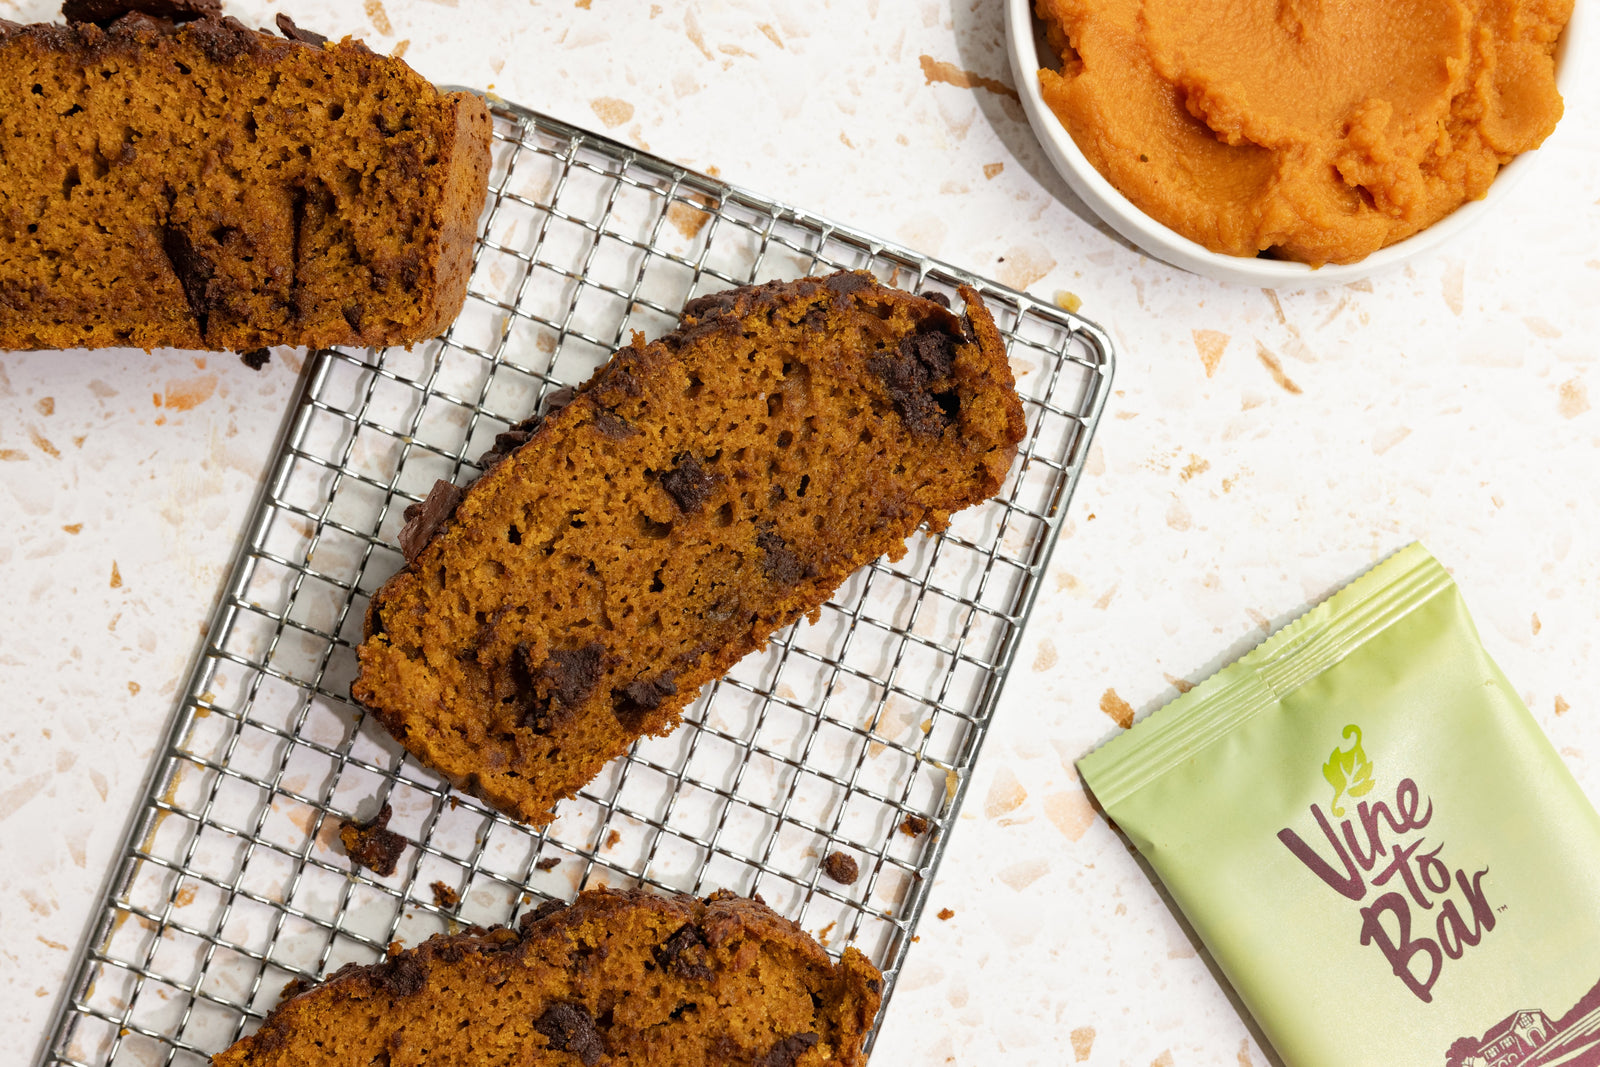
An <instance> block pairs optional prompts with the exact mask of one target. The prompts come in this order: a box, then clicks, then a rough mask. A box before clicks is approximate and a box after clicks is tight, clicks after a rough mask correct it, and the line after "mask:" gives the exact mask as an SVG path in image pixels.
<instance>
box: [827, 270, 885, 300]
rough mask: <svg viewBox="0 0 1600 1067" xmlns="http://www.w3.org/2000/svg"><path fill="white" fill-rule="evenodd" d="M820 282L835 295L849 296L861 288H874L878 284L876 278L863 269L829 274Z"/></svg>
mask: <svg viewBox="0 0 1600 1067" xmlns="http://www.w3.org/2000/svg"><path fill="white" fill-rule="evenodd" d="M822 284H823V285H825V286H827V287H828V290H829V291H830V292H832V293H833V294H835V295H836V296H849V295H850V294H851V293H859V292H860V291H861V290H863V289H871V288H874V287H875V286H876V285H877V284H878V279H876V278H874V277H873V276H872V275H870V274H867V273H865V272H864V271H855V270H851V271H840V272H839V273H837V274H830V275H828V276H827V277H826V278H824V279H822Z"/></svg>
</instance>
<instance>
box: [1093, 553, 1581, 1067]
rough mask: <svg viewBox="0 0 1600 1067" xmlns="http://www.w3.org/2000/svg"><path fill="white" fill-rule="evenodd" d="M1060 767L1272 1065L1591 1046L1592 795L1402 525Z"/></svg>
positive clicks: (1516, 1061)
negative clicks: (1283, 614)
mask: <svg viewBox="0 0 1600 1067" xmlns="http://www.w3.org/2000/svg"><path fill="white" fill-rule="evenodd" d="M1078 767H1079V770H1080V772H1081V775H1082V777H1083V780H1084V781H1085V783H1087V785H1088V786H1089V788H1090V789H1091V790H1092V791H1093V793H1094V795H1095V797H1096V798H1097V799H1098V800H1099V802H1100V804H1101V806H1102V807H1103V808H1104V809H1105V811H1106V813H1107V814H1108V815H1109V817H1110V818H1111V819H1112V820H1113V821H1114V822H1115V823H1116V825H1117V826H1119V827H1121V829H1122V830H1123V832H1124V833H1126V834H1127V836H1128V837H1129V838H1130V839H1131V840H1132V841H1133V843H1134V844H1135V845H1136V846H1137V847H1138V849H1139V851H1140V852H1141V853H1143V855H1144V856H1145V858H1146V859H1147V860H1148V861H1149V862H1150V864H1151V865H1152V866H1153V867H1154V868H1155V870H1156V871H1157V872H1158V873H1159V875H1160V876H1161V880H1162V881H1163V882H1164V883H1166V886H1167V888H1168V890H1169V891H1170V893H1171V895H1172V897H1173V899H1174V900H1175V901H1176V902H1177V904H1178V906H1179V907H1180V908H1181V909H1182V910H1183V913H1184V915H1185V916H1186V917H1187V919H1188V921H1189V923H1190V925H1191V927H1192V928H1193V929H1194V931H1195V932H1196V933H1197V934H1198V935H1199V937H1200V938H1201V940H1203V941H1204V942H1205V944H1206V947H1207V948H1208V949H1209V950H1210V952H1211V955H1212V957H1213V958H1214V959H1215V961H1216V963H1217V965H1218V967H1220V968H1221V970H1222V972H1223V973H1224V974H1225V975H1226V976H1227V978H1228V981H1230V982H1231V983H1232V984H1233V986H1234V989H1235V990H1236V991H1237V992H1238V994H1239V997H1240V999H1242V1000H1243V1002H1244V1003H1245V1005H1246V1006H1247V1007H1248V1008H1249V1010H1250V1011H1251V1013H1252V1014H1254V1016H1255V1018H1256V1021H1257V1023H1258V1024H1259V1025H1260V1028H1261V1030H1262V1031H1263V1032H1264V1033H1265V1034H1266V1036H1267V1039H1268V1040H1270V1041H1271V1043H1272V1044H1273V1045H1274V1046H1275V1047H1276V1050H1277V1052H1278V1054H1279V1056H1281V1057H1282V1059H1283V1061H1284V1062H1285V1063H1286V1064H1288V1065H1289V1067H1349V1065H1351V1064H1359V1065H1365V1064H1373V1065H1410V1064H1422V1065H1446V1067H1511V1065H1517V1067H1555V1065H1558V1064H1559V1065H1564V1067H1572V1065H1579V1064H1591V1065H1592V1064H1600V817H1597V816H1596V814H1595V810H1594V807H1593V806H1592V805H1591V804H1590V803H1589V800H1588V799H1587V798H1586V797H1585V796H1584V794H1583V792H1582V790H1581V789H1579V787H1578V784H1577V782H1575V781H1574V780H1573V778H1572V775H1571V773H1570V772H1569V771H1568V770H1567V768H1566V766H1565V765H1564V764H1563V763H1562V762H1561V758H1560V756H1559V755H1557V754H1556V751H1555V749H1554V748H1553V747H1552V746H1551V744H1550V742H1549V741H1548V740H1547V739H1546V738H1545V736H1544V734H1543V732H1541V731H1540V729H1539V726H1538V724H1537V723H1535V722H1534V720H1533V717H1532V716H1531V715H1530V714H1529V713H1528V710H1527V708H1526V707H1525V706H1524V705H1523V703H1522V701H1521V700H1520V699H1519V698H1518V696H1517V694H1516V692H1515V690H1513V689H1512V687H1511V684H1510V683H1509V682H1508V681H1507V680H1506V678H1505V676H1504V675H1502V674H1501V673H1500V670H1499V668H1497V667H1496V666H1495V665H1494V663H1493V661H1491V660H1490V658H1489V655H1488V653H1486V652H1485V651H1484V649H1483V646H1482V644H1481V643H1480V641H1479V639H1478V634H1477V631H1476V630H1475V629H1474V628H1473V625H1472V620H1471V619H1470V618H1469V617H1468V615H1467V609H1466V606H1465V604H1463V602H1462V599H1461V596H1460V594H1459V592H1458V591H1457V589H1456V586H1455V583H1454V582H1453V581H1452V580H1451V579H1450V576H1449V575H1448V574H1447V573H1445V570H1444V568H1443V567H1441V566H1440V565H1439V563H1438V562H1437V561H1436V560H1434V559H1433V557H1432V556H1430V555H1429V554H1428V553H1427V552H1426V550H1424V549H1423V548H1422V547H1421V546H1420V545H1412V546H1411V547H1409V548H1407V549H1405V550H1403V551H1401V552H1399V553H1397V554H1396V555H1394V556H1392V557H1391V558H1389V559H1388V560H1386V561H1384V562H1383V563H1381V564H1379V565H1378V566H1377V567H1375V568H1373V569H1372V570H1371V571H1369V572H1368V573H1367V574H1365V575H1364V576H1362V577H1361V578H1360V579H1358V580H1357V581H1356V582H1354V583H1353V584H1352V585H1350V586H1349V587H1347V588H1345V589H1344V590H1342V591H1340V592H1339V593H1338V594H1336V595H1335V596H1333V597H1332V598H1331V599H1330V600H1328V601H1327V602H1325V603H1323V604H1321V605H1319V606H1318V607H1316V608H1314V609H1312V610H1311V611H1310V612H1308V613H1307V614H1306V615H1305V616H1304V617H1302V618H1300V619H1299V620H1297V621H1295V622H1294V623H1292V624H1290V625H1289V626H1287V627H1285V628H1284V629H1282V630H1281V631H1279V632H1278V633H1277V634H1275V635H1274V636H1272V637H1271V638H1269V639H1268V640H1267V641H1265V642H1264V643H1262V644H1261V645H1260V646H1259V647H1258V648H1256V649H1255V650H1254V651H1252V652H1250V653H1249V654H1248V655H1246V656H1245V657H1244V658H1243V659H1241V660H1239V661H1238V662H1236V663H1234V664H1233V665H1232V666H1229V667H1227V668H1225V669H1223V670H1222V671H1220V672H1218V673H1217V674H1215V675H1213V676H1212V677H1211V678H1209V679H1208V680H1207V681H1206V682H1205V683H1203V684H1202V685H1200V686H1197V687H1196V688H1195V689H1193V690H1192V691H1190V692H1188V693H1186V694H1184V695H1183V696H1181V697H1179V698H1178V699H1177V700H1174V701H1173V702H1172V703H1171V704H1169V705H1167V706H1166V707H1164V708H1162V709H1161V710H1160V711H1159V712H1157V713H1155V714H1154V715H1152V716H1150V717H1149V718H1148V719H1147V720H1145V721H1144V722H1141V723H1139V724H1138V725H1136V726H1134V727H1133V729H1131V730H1130V731H1128V732H1127V733H1126V734H1123V735H1122V736H1120V737H1117V738H1116V739H1114V740H1112V741H1111V742H1109V743H1107V744H1106V745H1104V746H1102V747H1101V748H1100V749H1098V750H1096V751H1095V752H1093V753H1091V754H1090V755H1088V756H1086V757H1085V758H1084V759H1083V760H1081V761H1080V762H1079V764H1078Z"/></svg>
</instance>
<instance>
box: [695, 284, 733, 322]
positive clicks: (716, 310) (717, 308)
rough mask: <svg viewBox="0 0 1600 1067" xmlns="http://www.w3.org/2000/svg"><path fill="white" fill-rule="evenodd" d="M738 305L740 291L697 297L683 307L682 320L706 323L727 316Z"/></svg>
mask: <svg viewBox="0 0 1600 1067" xmlns="http://www.w3.org/2000/svg"><path fill="white" fill-rule="evenodd" d="M738 304H739V295H738V290H732V291H729V292H725V293H708V294H707V295H705V296H697V297H695V298H694V299H693V300H691V301H689V302H688V303H687V304H685V305H683V314H682V316H681V318H683V319H695V320H696V321H704V320H705V319H708V318H716V317H720V316H723V315H726V314H727V313H728V312H730V311H733V310H734V308H736V307H737V306H738Z"/></svg>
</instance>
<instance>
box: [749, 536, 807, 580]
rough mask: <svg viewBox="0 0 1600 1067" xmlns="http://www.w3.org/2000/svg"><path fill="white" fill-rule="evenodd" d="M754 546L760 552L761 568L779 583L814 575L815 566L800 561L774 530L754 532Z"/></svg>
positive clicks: (769, 577) (768, 576)
mask: <svg viewBox="0 0 1600 1067" xmlns="http://www.w3.org/2000/svg"><path fill="white" fill-rule="evenodd" d="M756 547H757V548H759V549H761V552H762V560H761V569H762V570H763V571H764V572H765V573H766V576H767V578H768V579H770V580H771V581H773V582H776V583H777V584H779V585H794V584H795V583H796V582H798V581H800V579H802V578H812V577H815V576H816V573H817V569H816V567H815V566H813V565H812V564H809V563H804V562H802V561H801V559H800V557H799V556H797V555H795V553H794V550H793V549H791V548H790V547H789V542H787V541H785V540H784V539H783V538H782V537H781V536H779V534H778V532H777V531H776V530H770V529H768V530H762V531H761V532H760V533H758V534H756Z"/></svg>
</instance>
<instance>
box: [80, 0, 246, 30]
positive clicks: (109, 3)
mask: <svg viewBox="0 0 1600 1067" xmlns="http://www.w3.org/2000/svg"><path fill="white" fill-rule="evenodd" d="M134 12H138V13H140V14H143V15H149V16H151V17H152V18H158V19H166V20H167V21H169V22H174V23H179V22H191V21H193V20H194V19H208V18H216V17H217V16H218V15H220V14H222V0H66V3H64V4H62V5H61V17H62V18H64V19H66V20H67V21H68V22H92V23H94V24H95V25H97V26H100V27H102V28H103V27H107V26H110V25H111V24H112V23H113V22H115V21H117V20H118V19H120V18H121V17H122V16H124V15H128V14H132V13H134Z"/></svg>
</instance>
